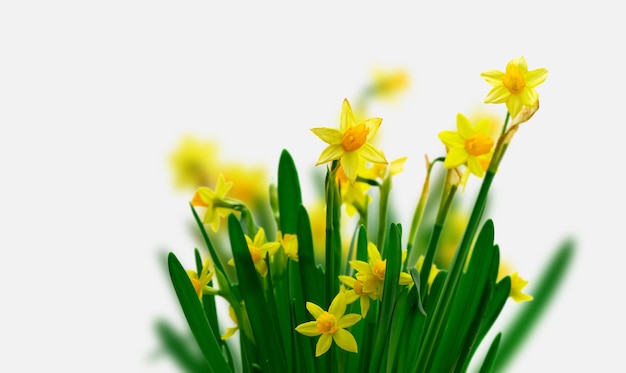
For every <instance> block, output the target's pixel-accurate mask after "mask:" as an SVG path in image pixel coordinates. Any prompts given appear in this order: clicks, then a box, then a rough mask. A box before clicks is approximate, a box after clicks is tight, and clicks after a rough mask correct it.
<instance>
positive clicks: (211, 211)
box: [191, 174, 233, 232]
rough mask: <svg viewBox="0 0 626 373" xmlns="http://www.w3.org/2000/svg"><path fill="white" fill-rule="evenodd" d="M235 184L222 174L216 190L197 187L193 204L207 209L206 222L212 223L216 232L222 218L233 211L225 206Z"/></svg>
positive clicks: (218, 179) (204, 220)
mask: <svg viewBox="0 0 626 373" xmlns="http://www.w3.org/2000/svg"><path fill="white" fill-rule="evenodd" d="M232 186H233V183H232V182H228V183H227V182H225V181H224V175H223V174H220V175H219V177H218V178H217V184H216V186H215V191H214V190H213V189H211V188H208V187H200V188H198V189H196V192H195V193H194V195H193V198H192V200H191V205H192V206H195V207H203V208H205V209H206V211H205V213H204V219H202V220H203V223H204V224H207V225H208V224H210V225H211V228H213V231H214V232H217V230H218V229H219V226H220V218H221V217H224V216H227V215H228V213H229V212H230V211H231V209H230V208H229V207H225V205H223V204H224V198H225V197H226V193H228V191H229V190H230V188H231V187H232Z"/></svg>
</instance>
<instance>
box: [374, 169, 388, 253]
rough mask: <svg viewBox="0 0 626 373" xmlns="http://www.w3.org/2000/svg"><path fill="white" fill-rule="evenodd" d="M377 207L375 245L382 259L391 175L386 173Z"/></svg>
mask: <svg viewBox="0 0 626 373" xmlns="http://www.w3.org/2000/svg"><path fill="white" fill-rule="evenodd" d="M379 191H380V196H379V201H378V203H379V205H378V234H377V237H378V240H377V245H378V247H379V248H380V255H381V256H382V257H383V258H384V257H386V253H385V250H386V248H385V246H386V245H385V233H386V232H387V212H388V210H389V194H390V192H391V174H390V173H387V176H386V177H385V179H384V180H383V183H382V184H381V186H380V188H379Z"/></svg>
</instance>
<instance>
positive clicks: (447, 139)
mask: <svg viewBox="0 0 626 373" xmlns="http://www.w3.org/2000/svg"><path fill="white" fill-rule="evenodd" d="M456 126H457V131H456V132H455V131H442V132H440V133H439V139H440V140H441V142H443V143H444V145H445V146H446V147H447V148H448V154H447V155H446V160H445V161H444V163H443V165H444V167H446V168H448V169H452V168H456V167H459V166H461V165H466V166H467V168H468V169H469V170H470V171H471V173H473V174H474V175H476V176H478V177H483V176H484V174H485V170H486V169H487V166H488V165H489V160H490V159H491V156H492V155H493V146H494V144H495V142H494V141H493V139H492V138H491V136H490V131H491V129H490V126H489V121H488V120H481V121H480V122H478V123H477V124H476V125H475V126H474V125H472V123H471V122H470V121H469V119H467V117H466V116H465V115H463V114H461V113H458V114H457V116H456Z"/></svg>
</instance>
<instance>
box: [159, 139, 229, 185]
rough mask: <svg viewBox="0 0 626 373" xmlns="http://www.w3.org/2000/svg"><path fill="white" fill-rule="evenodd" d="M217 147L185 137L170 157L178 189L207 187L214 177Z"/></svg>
mask: <svg viewBox="0 0 626 373" xmlns="http://www.w3.org/2000/svg"><path fill="white" fill-rule="evenodd" d="M216 156H217V145H216V144H215V143H213V142H210V141H203V140H200V139H198V138H196V137H194V136H191V135H187V136H185V137H183V138H182V139H181V141H180V144H179V145H178V148H176V150H175V151H174V152H173V153H172V155H171V156H170V166H171V168H172V171H173V172H174V183H175V185H176V187H178V188H197V187H200V186H206V185H208V184H209V182H210V180H211V179H212V178H213V177H214V176H213V172H214V170H216V169H217V168H218V167H217V164H216V162H215V159H216Z"/></svg>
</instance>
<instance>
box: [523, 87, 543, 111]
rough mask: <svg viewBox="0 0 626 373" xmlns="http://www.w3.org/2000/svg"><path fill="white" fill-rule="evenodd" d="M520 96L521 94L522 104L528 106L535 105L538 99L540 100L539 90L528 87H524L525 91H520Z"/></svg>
mask: <svg viewBox="0 0 626 373" xmlns="http://www.w3.org/2000/svg"><path fill="white" fill-rule="evenodd" d="M520 96H521V97H520V98H521V100H522V104H524V106H528V107H533V106H535V104H536V103H537V100H539V94H538V93H537V91H535V90H534V89H532V88H528V87H526V89H524V92H522V93H520ZM520 111H521V110H520Z"/></svg>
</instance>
